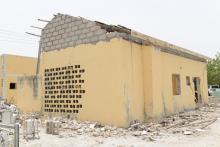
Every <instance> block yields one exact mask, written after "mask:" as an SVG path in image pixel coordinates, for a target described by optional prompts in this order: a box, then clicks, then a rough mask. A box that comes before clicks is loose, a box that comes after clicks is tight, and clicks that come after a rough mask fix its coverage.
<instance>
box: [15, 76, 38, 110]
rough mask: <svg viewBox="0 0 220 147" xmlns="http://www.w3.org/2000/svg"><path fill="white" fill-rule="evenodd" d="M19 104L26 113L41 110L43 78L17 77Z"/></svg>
mask: <svg viewBox="0 0 220 147" xmlns="http://www.w3.org/2000/svg"><path fill="white" fill-rule="evenodd" d="M17 81H18V83H17V95H16V99H17V106H18V108H19V109H20V110H21V111H22V112H25V113H31V112H40V111H41V108H42V97H41V87H42V82H41V79H40V78H39V77H37V76H22V77H18V79H17Z"/></svg>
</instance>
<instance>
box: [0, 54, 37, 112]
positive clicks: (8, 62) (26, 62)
mask: <svg viewBox="0 0 220 147" xmlns="http://www.w3.org/2000/svg"><path fill="white" fill-rule="evenodd" d="M0 57H1V59H2V58H4V65H5V76H6V78H5V97H6V101H7V102H9V103H13V104H15V105H17V106H18V107H22V108H23V107H24V106H23V103H25V102H22V101H23V100H24V99H19V98H18V95H19V96H21V95H22V94H23V93H24V94H27V93H29V92H31V91H29V90H30V89H28V88H27V91H23V93H19V92H21V91H19V90H18V88H19V84H18V78H19V77H22V76H30V75H35V74H36V64H37V59H36V58H32V57H24V56H16V55H7V54H4V55H2V56H0ZM2 64H3V62H2V60H1V62H0V65H1V69H0V77H1V86H0V89H1V90H0V91H1V93H0V94H1V96H2V95H3V90H4V88H3V87H2V86H3V82H2V81H3V71H2V70H3V69H2ZM10 83H16V89H10ZM28 98H29V99H32V98H33V97H28ZM24 101H26V100H24ZM18 103H19V104H18ZM27 107H30V109H32V108H31V107H33V106H32V105H30V104H29V105H27ZM34 109H35V108H34ZM24 111H25V110H24Z"/></svg>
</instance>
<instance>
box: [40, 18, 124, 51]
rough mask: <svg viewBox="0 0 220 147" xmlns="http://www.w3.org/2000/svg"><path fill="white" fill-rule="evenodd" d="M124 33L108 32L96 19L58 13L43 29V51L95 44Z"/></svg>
mask: <svg viewBox="0 0 220 147" xmlns="http://www.w3.org/2000/svg"><path fill="white" fill-rule="evenodd" d="M120 35H122V33H119V32H107V31H106V30H105V29H101V26H100V25H98V24H97V23H96V22H94V21H89V20H87V19H84V18H81V17H73V16H69V15H63V14H57V15H56V16H55V17H54V18H53V19H52V20H51V21H50V22H49V23H48V24H47V25H46V26H45V28H44V29H43V30H42V37H41V49H42V51H51V50H59V49H64V48H67V47H74V46H77V45H79V44H89V43H91V44H95V43H97V42H99V41H109V40H110V39H112V38H116V37H120Z"/></svg>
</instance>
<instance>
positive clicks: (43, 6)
mask: <svg viewBox="0 0 220 147" xmlns="http://www.w3.org/2000/svg"><path fill="white" fill-rule="evenodd" d="M219 8H220V1H218V0H135V1H132V0H111V1H110V0H109V1H104V0H19V1H15V0H7V1H6V0H5V1H1V5H0V18H1V21H0V54H3V53H5V54H19V55H26V56H37V50H38V41H39V38H37V37H33V36H29V35H26V34H25V32H32V33H35V34H40V30H37V29H33V28H30V26H31V25H34V26H39V27H43V26H44V25H45V23H43V22H39V21H37V19H38V18H41V19H46V20H50V19H51V18H52V17H53V14H56V13H64V14H70V15H73V16H82V17H85V18H87V19H91V20H97V21H102V22H105V23H109V24H115V25H117V24H120V25H123V26H126V27H129V28H132V29H134V30H137V31H139V32H142V33H144V34H147V35H150V36H153V37H156V38H159V39H162V40H164V41H168V42H170V43H173V44H176V45H179V46H181V47H185V48H187V49H190V50H192V51H195V52H198V53H201V54H204V55H206V56H209V57H213V56H214V55H215V54H216V52H217V51H220V41H219V38H220V19H219V18H220V9H219Z"/></svg>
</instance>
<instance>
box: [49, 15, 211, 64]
mask: <svg viewBox="0 0 220 147" xmlns="http://www.w3.org/2000/svg"><path fill="white" fill-rule="evenodd" d="M57 16H61V17H63V18H66V17H74V16H71V15H67V14H61V13H57V15H54V18H52V20H53V19H55V18H56V17H57ZM74 18H75V19H79V20H82V21H89V22H94V23H95V24H96V25H98V26H100V27H101V29H103V30H105V31H106V33H113V32H115V33H117V34H116V36H112V37H111V38H110V39H112V38H115V37H121V38H123V39H125V40H127V41H132V42H134V43H137V44H141V45H152V46H155V47H157V48H158V49H160V50H161V51H163V52H166V53H170V54H174V55H177V56H181V57H185V58H189V59H192V60H197V61H201V62H206V63H207V61H208V60H210V58H209V57H207V56H204V55H201V54H199V53H196V52H193V51H191V50H188V49H185V48H182V47H179V46H176V45H174V44H171V43H168V42H166V41H162V40H160V39H157V38H154V37H151V36H148V35H145V34H143V33H139V32H137V31H135V30H132V29H130V28H127V27H124V26H121V25H117V26H116V25H109V24H105V23H103V22H99V21H93V20H88V19H86V18H84V17H80V16H78V17H74ZM52 20H51V21H52ZM51 21H50V22H49V23H51ZM49 23H48V24H49ZM99 41H103V40H99ZM99 41H97V42H99Z"/></svg>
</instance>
